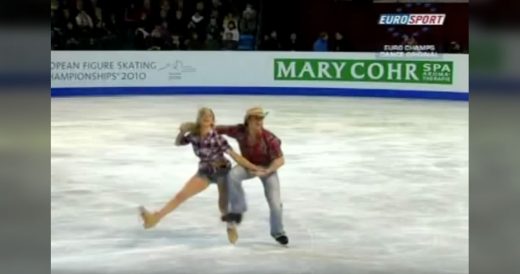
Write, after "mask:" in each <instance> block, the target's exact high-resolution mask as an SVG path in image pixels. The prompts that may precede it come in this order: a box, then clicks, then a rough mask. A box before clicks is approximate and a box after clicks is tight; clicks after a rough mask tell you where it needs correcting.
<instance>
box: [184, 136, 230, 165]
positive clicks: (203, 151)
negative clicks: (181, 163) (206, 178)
mask: <svg viewBox="0 0 520 274" xmlns="http://www.w3.org/2000/svg"><path fill="white" fill-rule="evenodd" d="M180 144H181V145H187V144H191V145H192V147H193V152H195V155H196V156H197V157H199V158H200V162H199V171H202V172H204V173H206V174H210V175H211V174H215V172H217V169H216V167H215V163H217V162H219V163H225V164H226V166H227V168H229V167H231V163H230V162H229V160H228V159H226V157H224V153H225V152H226V151H227V150H229V149H231V146H230V145H229V144H228V142H227V141H226V139H224V137H222V135H219V134H217V132H216V131H214V130H212V131H211V132H210V133H209V134H208V135H207V136H205V137H201V136H198V135H193V134H191V133H190V134H188V135H186V136H184V137H183V138H182V139H181V140H180Z"/></svg>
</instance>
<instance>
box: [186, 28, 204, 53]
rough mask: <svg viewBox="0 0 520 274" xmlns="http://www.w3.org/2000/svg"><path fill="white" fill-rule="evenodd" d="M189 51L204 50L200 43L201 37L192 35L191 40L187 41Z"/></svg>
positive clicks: (195, 34) (194, 33)
mask: <svg viewBox="0 0 520 274" xmlns="http://www.w3.org/2000/svg"><path fill="white" fill-rule="evenodd" d="M186 49H187V50H203V49H204V44H203V43H202V42H201V41H200V38H199V35H198V34H197V33H196V32H193V33H192V34H191V38H190V39H188V40H187V41H186Z"/></svg>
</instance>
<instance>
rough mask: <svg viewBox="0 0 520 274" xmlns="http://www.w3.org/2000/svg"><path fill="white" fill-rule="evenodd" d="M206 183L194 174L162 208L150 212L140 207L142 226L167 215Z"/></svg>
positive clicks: (149, 226) (150, 225) (153, 223)
mask: <svg viewBox="0 0 520 274" xmlns="http://www.w3.org/2000/svg"><path fill="white" fill-rule="evenodd" d="M208 185H209V182H208V180H207V179H205V178H202V177H199V176H197V175H195V176H193V177H192V178H191V179H190V180H189V181H188V182H187V183H186V184H185V185H184V187H183V188H182V189H181V190H180V191H179V192H177V194H176V195H175V196H174V197H173V198H172V199H171V200H170V201H169V202H168V203H166V204H165V205H164V206H163V208H161V210H159V211H157V212H155V213H151V212H149V211H147V210H146V209H145V208H144V207H140V211H141V217H142V218H143V221H144V228H152V227H154V226H155V225H156V224H157V223H158V222H159V221H160V220H161V219H162V218H164V217H165V216H166V215H168V213H170V212H172V211H173V210H175V209H176V208H177V207H178V206H179V205H181V204H182V203H183V202H185V201H186V200H188V199H189V198H191V197H192V196H194V195H196V194H197V193H199V192H201V191H203V190H204V189H206V188H207V187H208Z"/></svg>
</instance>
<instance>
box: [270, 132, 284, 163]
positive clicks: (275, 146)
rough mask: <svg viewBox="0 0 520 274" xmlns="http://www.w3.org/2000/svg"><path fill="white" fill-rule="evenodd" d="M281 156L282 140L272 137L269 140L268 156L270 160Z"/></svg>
mask: <svg viewBox="0 0 520 274" xmlns="http://www.w3.org/2000/svg"><path fill="white" fill-rule="evenodd" d="M282 156H283V152H282V141H281V140H280V139H278V138H273V139H271V141H270V142H269V158H270V160H271V161H273V160H275V159H277V158H280V157H282Z"/></svg>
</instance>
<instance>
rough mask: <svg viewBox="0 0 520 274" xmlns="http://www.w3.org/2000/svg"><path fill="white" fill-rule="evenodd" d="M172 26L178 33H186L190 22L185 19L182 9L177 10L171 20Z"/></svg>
mask: <svg viewBox="0 0 520 274" xmlns="http://www.w3.org/2000/svg"><path fill="white" fill-rule="evenodd" d="M171 22H172V23H171V25H170V28H171V30H172V31H173V32H175V33H178V34H180V35H184V34H186V25H187V24H188V22H186V20H185V19H184V16H183V13H182V10H176V11H175V17H174V18H173V20H171Z"/></svg>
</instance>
